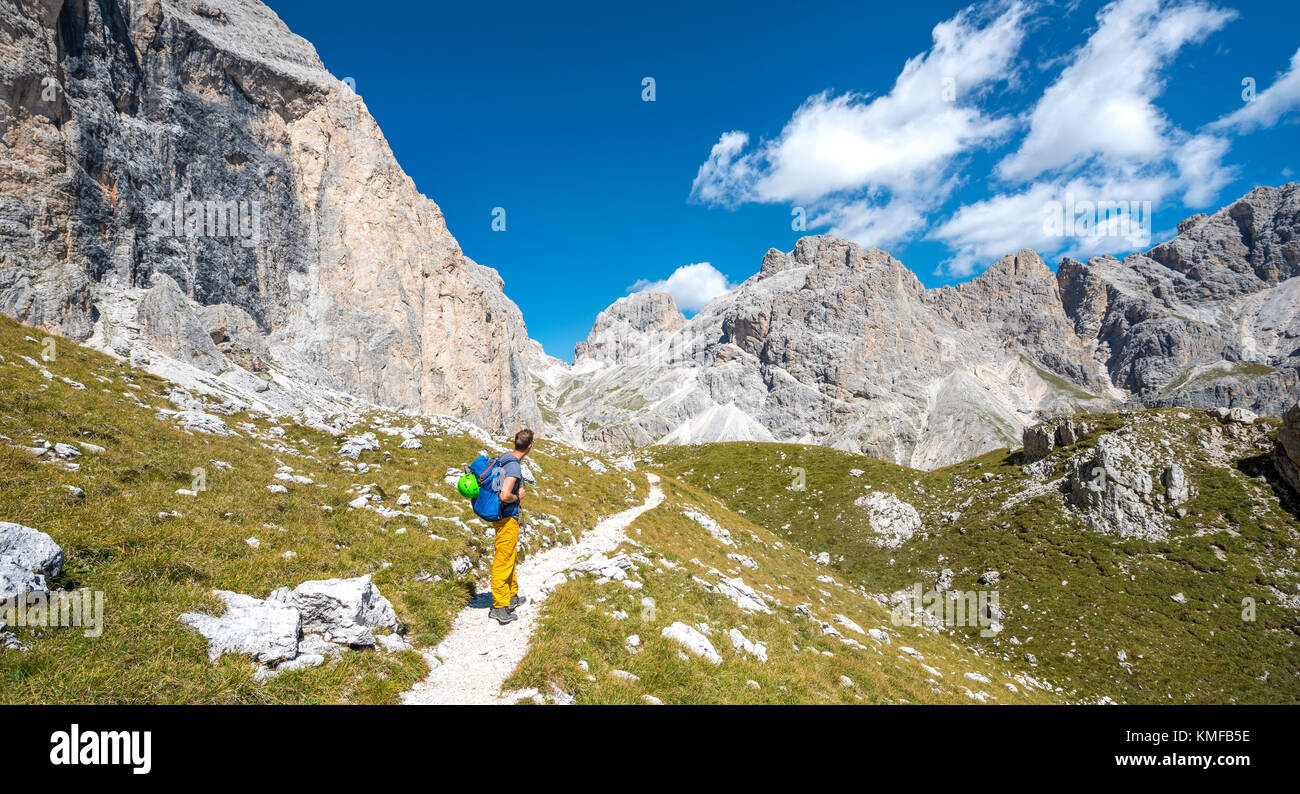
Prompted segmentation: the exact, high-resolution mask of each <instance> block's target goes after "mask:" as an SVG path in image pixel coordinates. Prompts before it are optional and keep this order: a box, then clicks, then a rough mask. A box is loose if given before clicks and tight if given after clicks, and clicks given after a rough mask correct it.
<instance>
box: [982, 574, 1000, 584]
mask: <svg viewBox="0 0 1300 794" xmlns="http://www.w3.org/2000/svg"><path fill="white" fill-rule="evenodd" d="M1001 581H1002V574H1001V573H1000V572H998V571H985V572H984V573H982V574H980V577H979V583H980V584H987V585H996V584H997V583H998V582H1001Z"/></svg>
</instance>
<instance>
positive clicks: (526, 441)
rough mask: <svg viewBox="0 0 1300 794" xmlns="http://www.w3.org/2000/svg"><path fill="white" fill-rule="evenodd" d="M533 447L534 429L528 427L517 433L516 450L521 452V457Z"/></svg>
mask: <svg viewBox="0 0 1300 794" xmlns="http://www.w3.org/2000/svg"><path fill="white" fill-rule="evenodd" d="M532 448H533V431H531V430H529V429H528V428H524V429H523V430H520V431H519V432H518V433H515V452H517V453H520V454H519V457H521V458H522V457H523V456H524V455H527V454H528V453H529V451H530V450H532Z"/></svg>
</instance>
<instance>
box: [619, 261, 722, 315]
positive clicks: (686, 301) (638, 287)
mask: <svg viewBox="0 0 1300 794" xmlns="http://www.w3.org/2000/svg"><path fill="white" fill-rule="evenodd" d="M734 286H735V285H734V284H732V283H731V282H729V281H728V280H727V277H726V276H725V275H723V274H722V272H721V271H719V270H718V269H717V268H716V267H714V266H713V265H711V264H709V263H708V262H696V263H695V264H691V265H682V266H681V267H679V268H677V269H676V270H674V271H673V272H672V275H670V276H669V277H668V278H666V279H662V280H660V281H650V280H649V279H644V278H643V279H638V280H637V282H636V283H635V284H633V285H632V286H631V287H628V290H627V291H628V292H629V293H632V292H645V291H647V290H650V291H655V292H667V293H668V294H669V295H672V296H673V300H674V301H675V302H676V303H677V308H678V309H681V310H682V311H684V312H698V311H699V310H700V309H703V308H704V306H705V304H707V303H708V302H709V301H711V300H713V299H714V298H716V297H718V296H719V295H723V294H725V293H727V292H730V291H731V289H732V287H734Z"/></svg>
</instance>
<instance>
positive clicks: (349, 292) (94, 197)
mask: <svg viewBox="0 0 1300 794" xmlns="http://www.w3.org/2000/svg"><path fill="white" fill-rule="evenodd" d="M0 20H2V21H3V23H4V24H3V25H0V53H2V54H3V56H4V57H3V66H2V67H0V71H2V72H3V74H2V75H0V76H2V78H3V79H0V129H3V131H4V132H3V134H4V139H5V143H6V149H7V153H6V157H5V160H4V162H3V164H0V197H3V201H2V202H0V205H2V206H0V216H2V218H3V223H0V235H3V245H0V309H3V311H5V313H7V314H9V315H11V316H13V317H16V318H17V319H19V320H22V321H24V322H27V323H29V324H32V325H37V326H40V327H43V328H46V329H48V330H51V331H56V332H59V333H62V334H66V335H68V336H70V337H72V338H74V339H78V340H86V339H88V340H91V342H92V343H93V344H95V345H96V346H97V347H99V348H100V349H103V350H107V351H111V352H114V353H117V354H118V355H121V356H124V357H131V358H132V359H133V360H135V361H136V362H137V363H140V364H144V365H147V366H152V367H153V368H154V369H155V370H161V371H164V372H166V374H168V375H169V376H171V377H180V376H181V375H182V374H184V375H186V376H188V377H180V379H182V380H185V381H187V382H193V381H204V382H205V385H206V386H207V387H208V388H209V390H216V391H226V390H229V391H230V392H231V393H234V394H237V395H242V396H243V397H244V398H246V400H247V401H250V402H258V403H259V404H261V403H265V404H267V405H285V406H290V407H299V408H300V407H302V402H303V401H302V400H301V399H299V395H300V394H302V393H310V394H313V395H317V396H319V395H324V394H329V395H333V396H338V397H339V399H341V400H344V401H346V398H347V397H349V396H350V397H355V398H360V399H361V400H364V401H367V402H370V403H374V404H380V405H387V406H396V407H402V408H407V409H411V410H417V411H425V412H438V413H446V414H454V415H457V416H460V417H462V418H465V419H469V420H472V421H474V422H476V423H478V424H480V425H482V426H484V427H488V428H495V429H501V430H505V429H513V428H514V426H515V425H516V424H518V423H521V422H522V423H529V424H532V423H536V422H537V421H538V420H539V419H540V417H539V415H538V413H537V409H536V404H535V401H534V396H533V391H532V389H531V387H530V383H529V379H528V376H527V363H526V360H525V349H526V345H527V331H526V329H525V327H524V323H523V318H522V315H521V314H520V312H519V310H518V308H517V307H516V306H515V305H514V304H513V303H512V302H511V301H509V300H508V299H507V298H506V297H505V295H504V294H503V292H502V282H501V279H500V277H499V276H498V275H497V274H496V273H495V271H492V270H491V269H489V268H486V267H483V266H480V265H478V264H476V263H475V262H473V261H472V260H470V259H469V258H468V257H466V256H465V255H464V253H463V252H462V251H461V249H460V246H459V245H458V244H457V242H456V240H455V238H453V237H452V235H451V233H450V232H449V231H448V229H447V226H446V222H445V219H444V217H443V214H442V212H441V210H440V209H439V208H438V206H437V205H436V204H435V203H434V202H433V201H431V200H429V199H427V198H425V197H424V196H422V195H421V194H420V193H419V192H418V191H417V190H416V188H415V185H414V183H413V182H412V180H411V179H410V178H409V177H408V176H407V175H406V174H405V173H404V172H403V171H402V169H401V167H400V166H399V165H398V164H397V161H396V160H395V158H394V156H393V153H392V151H391V149H390V148H389V146H388V144H387V142H386V141H385V139H384V136H383V134H382V133H381V132H380V130H379V127H378V125H377V124H376V123H375V120H374V119H373V118H372V117H371V116H370V114H369V112H368V111H367V110H366V106H365V103H364V102H363V101H362V99H361V98H360V97H359V96H358V95H357V94H356V93H354V92H353V91H352V90H351V89H350V88H348V87H347V86H345V85H344V84H343V83H342V82H341V81H339V80H338V79H337V78H335V77H333V76H332V75H331V74H329V72H328V71H326V69H325V68H324V66H323V64H322V63H321V61H320V58H319V57H318V56H317V54H316V51H315V49H314V48H313V47H312V45H311V44H310V43H309V42H307V41H306V40H304V39H302V38H300V37H298V36H295V35H294V34H293V33H292V32H290V31H289V29H288V28H287V27H286V26H285V25H284V23H283V22H281V21H280V19H279V18H278V17H276V15H275V14H274V12H272V11H271V10H270V9H269V8H267V7H266V6H265V5H263V4H261V3H260V2H256V0H224V1H223V2H221V3H214V2H208V0H148V1H146V2H137V3H126V2H121V1H120V0H105V1H104V2H97V3H94V2H88V0H41V2H37V3H18V2H15V0H0ZM177 201H179V202H182V204H181V205H180V207H178V212H177V218H178V220H179V219H180V218H182V217H183V218H184V219H185V223H186V224H188V223H189V217H190V216H189V214H188V213H189V208H188V207H187V206H185V205H184V204H183V202H187V201H189V202H197V203H199V204H200V205H201V211H200V214H199V216H198V218H197V220H198V224H197V225H198V227H199V228H201V229H202V232H203V233H200V234H189V233H188V232H189V231H191V229H190V228H186V229H185V232H186V233H184V234H182V233H180V231H179V228H180V227H179V226H178V227H174V228H172V229H167V228H166V226H165V225H164V226H161V227H160V226H159V219H160V217H162V216H163V215H164V213H159V212H157V211H156V210H157V207H159V206H160V203H161V205H163V206H165V205H171V204H173V203H174V202H177ZM241 202H242V203H241ZM214 205H215V206H216V208H217V211H219V212H233V213H234V214H235V215H236V216H237V219H238V221H239V222H240V223H246V229H247V231H248V232H250V234H249V235H244V234H243V233H242V231H243V230H244V229H245V226H238V225H237V226H236V230H237V232H238V233H236V234H231V233H229V229H228V228H226V227H224V226H214V225H213V223H212V218H213V215H214V214H215V213H214V211H213V207H214ZM182 208H183V209H184V214H182V212H181V209H182ZM167 214H169V213H167ZM216 219H217V220H218V221H220V220H221V219H222V216H220V215H216ZM167 220H170V219H167ZM204 222H206V223H207V225H204ZM160 229H161V231H160ZM214 229H215V231H216V233H213V232H214ZM223 229H224V230H225V231H224V233H223V231H222V230H223ZM253 233H255V234H256V235H257V237H258V239H255V240H253V244H245V243H246V242H248V241H249V240H251V239H253V238H252V234H253ZM168 281H170V282H173V283H172V284H167V283H166V282H168ZM173 287H178V288H179V292H180V293H181V295H182V296H183V298H184V300H178V299H177V297H176V294H175V290H174V289H173ZM150 289H159V290H162V294H158V295H154V296H153V297H152V298H149V297H147V296H146V292H147V291H148V290H150ZM151 305H153V306H154V308H153V309H151V308H150V306H151ZM159 307H161V308H163V309H165V310H169V311H175V312H179V313H180V318H179V320H176V321H170V320H164V321H163V322H162V323H161V325H162V326H164V327H165V328H164V330H165V331H167V332H157V331H158V328H159V326H160V323H159V322H158V320H159V319H160V318H159V317H158V315H157V311H156V309H157V308H159ZM205 336H210V337H211V342H208V341H205V339H204V337H205ZM458 338H470V339H474V340H476V344H475V345H468V346H467V345H457V344H453V343H452V342H453V340H455V339H458ZM222 346H224V348H225V349H224V350H223V349H222ZM231 348H234V349H235V350H236V353H237V354H236V355H235V356H233V357H232V356H228V355H227V353H229V352H231ZM251 350H256V351H257V355H256V356H254V359H255V360H254V359H249V358H248V357H247V356H246V355H244V354H245V353H248V352H249V351H251ZM242 365H249V366H242ZM254 375H257V376H258V377H257V378H254V377H253V376H254ZM268 391H269V392H271V394H270V395H268V396H265V397H263V396H259V395H266V392H268ZM333 396H331V397H330V400H333V401H334V402H335V403H337V402H338V400H334V397H333ZM313 401H314V400H312V399H309V400H307V402H309V403H310V402H313Z"/></svg>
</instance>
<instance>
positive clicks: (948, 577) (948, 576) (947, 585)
mask: <svg viewBox="0 0 1300 794" xmlns="http://www.w3.org/2000/svg"><path fill="white" fill-rule="evenodd" d="M953 578H954V575H953V572H952V569H951V568H944V569H943V570H941V571H939V575H938V576H937V577H935V580H934V592H936V593H946V592H947V591H948V590H951V589H952V580H953Z"/></svg>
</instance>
